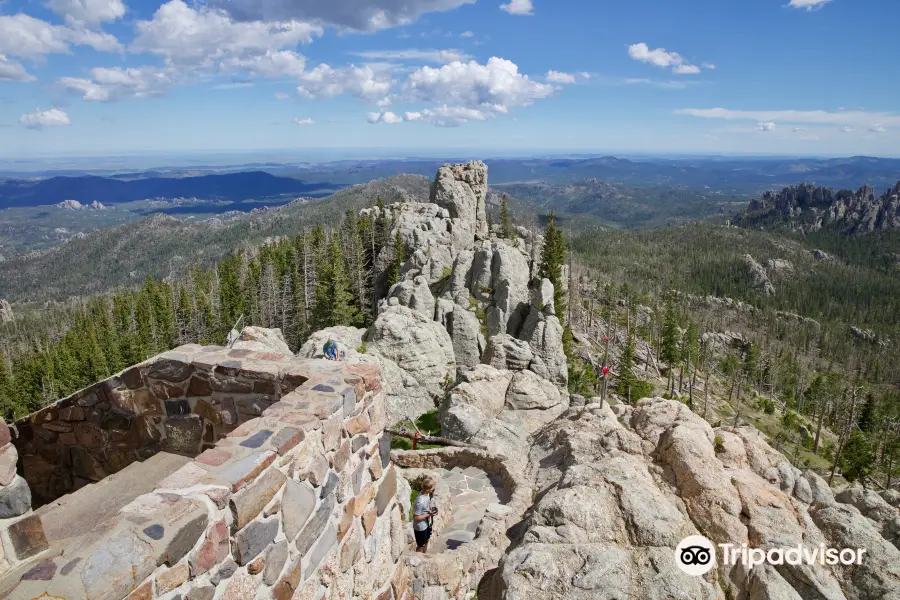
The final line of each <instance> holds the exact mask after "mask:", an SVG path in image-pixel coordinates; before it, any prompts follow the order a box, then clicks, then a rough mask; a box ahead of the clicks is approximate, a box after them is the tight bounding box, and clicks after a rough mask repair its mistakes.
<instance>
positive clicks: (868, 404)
mask: <svg viewBox="0 0 900 600" xmlns="http://www.w3.org/2000/svg"><path fill="white" fill-rule="evenodd" d="M858 424H859V429H860V430H861V431H862V432H863V433H866V434H869V433H872V431H873V429H874V428H875V396H874V395H873V394H871V393H869V394H868V395H866V401H865V402H864V403H863V406H862V409H861V410H860V411H859V422H858Z"/></svg>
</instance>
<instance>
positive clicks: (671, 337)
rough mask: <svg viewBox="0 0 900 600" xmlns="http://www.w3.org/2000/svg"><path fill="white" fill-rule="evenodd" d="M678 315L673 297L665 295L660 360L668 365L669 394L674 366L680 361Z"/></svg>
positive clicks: (673, 384)
mask: <svg viewBox="0 0 900 600" xmlns="http://www.w3.org/2000/svg"><path fill="white" fill-rule="evenodd" d="M679 333H680V332H679V328H678V315H677V314H676V312H675V299H674V297H673V295H672V294H671V293H670V294H666V298H665V305H664V309H663V318H662V327H661V331H660V337H661V358H662V360H663V361H665V362H666V363H667V364H668V365H669V383H668V388H669V393H671V392H672V390H673V389H674V386H675V372H674V369H675V365H676V364H678V362H679V360H680V359H681V350H680V347H679V346H680V345H679V337H680V336H679Z"/></svg>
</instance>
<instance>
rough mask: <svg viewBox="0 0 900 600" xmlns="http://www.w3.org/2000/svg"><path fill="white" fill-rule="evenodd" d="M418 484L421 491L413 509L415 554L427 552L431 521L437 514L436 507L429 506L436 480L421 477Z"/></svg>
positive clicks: (431, 477)
mask: <svg viewBox="0 0 900 600" xmlns="http://www.w3.org/2000/svg"><path fill="white" fill-rule="evenodd" d="M420 482H421V483H420V485H421V491H420V492H419V497H418V498H416V505H415V508H414V509H413V534H415V536H416V552H423V553H424V552H427V551H428V541H429V540H430V539H431V520H432V519H433V518H434V516H435V515H436V514H437V512H438V510H437V507H434V506H432V505H431V504H432V496H433V495H434V488H435V486H437V478H435V476H434V475H423V476H422V478H421V480H420Z"/></svg>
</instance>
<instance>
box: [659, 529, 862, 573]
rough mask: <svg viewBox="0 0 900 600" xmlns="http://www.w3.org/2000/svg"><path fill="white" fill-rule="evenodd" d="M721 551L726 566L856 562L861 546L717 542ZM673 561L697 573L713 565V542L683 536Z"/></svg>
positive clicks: (750, 567) (860, 556)
mask: <svg viewBox="0 0 900 600" xmlns="http://www.w3.org/2000/svg"><path fill="white" fill-rule="evenodd" d="M718 547H719V548H720V549H721V552H722V564H723V565H724V566H726V567H728V566H733V565H737V564H741V565H744V566H745V567H747V568H748V569H752V568H753V567H756V566H759V565H762V564H765V563H767V564H770V565H776V566H778V565H792V566H795V565H814V564H820V565H822V566H824V565H837V564H841V565H860V564H862V560H863V555H864V554H865V553H866V549H865V548H855V549H854V548H844V549H841V550H838V549H837V548H827V547H826V546H825V544H820V545H818V546H804V545H802V544H798V545H797V546H794V547H792V548H771V549H769V550H763V549H762V548H750V547H748V546H747V544H741V545H740V546H736V545H734V544H718ZM675 564H676V565H678V568H679V569H681V570H682V571H683V572H684V573H686V574H688V575H693V576H695V577H699V576H700V575H705V574H706V573H708V572H709V571H710V570H712V568H713V567H715V566H716V546H714V545H713V543H712V542H711V541H709V540H708V539H706V538H705V537H703V536H702V535H692V536H689V537H686V538H684V539H683V540H681V542H680V543H679V544H678V546H677V547H676V548H675Z"/></svg>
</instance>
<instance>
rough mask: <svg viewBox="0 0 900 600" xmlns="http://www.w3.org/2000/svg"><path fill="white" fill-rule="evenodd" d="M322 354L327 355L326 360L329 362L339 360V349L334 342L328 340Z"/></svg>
mask: <svg viewBox="0 0 900 600" xmlns="http://www.w3.org/2000/svg"><path fill="white" fill-rule="evenodd" d="M322 352H324V353H325V358H326V359H327V360H337V359H338V347H337V344H336V343H335V341H334V340H332V339H330V338H329V339H328V341H327V342H325V346H323V347H322Z"/></svg>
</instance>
